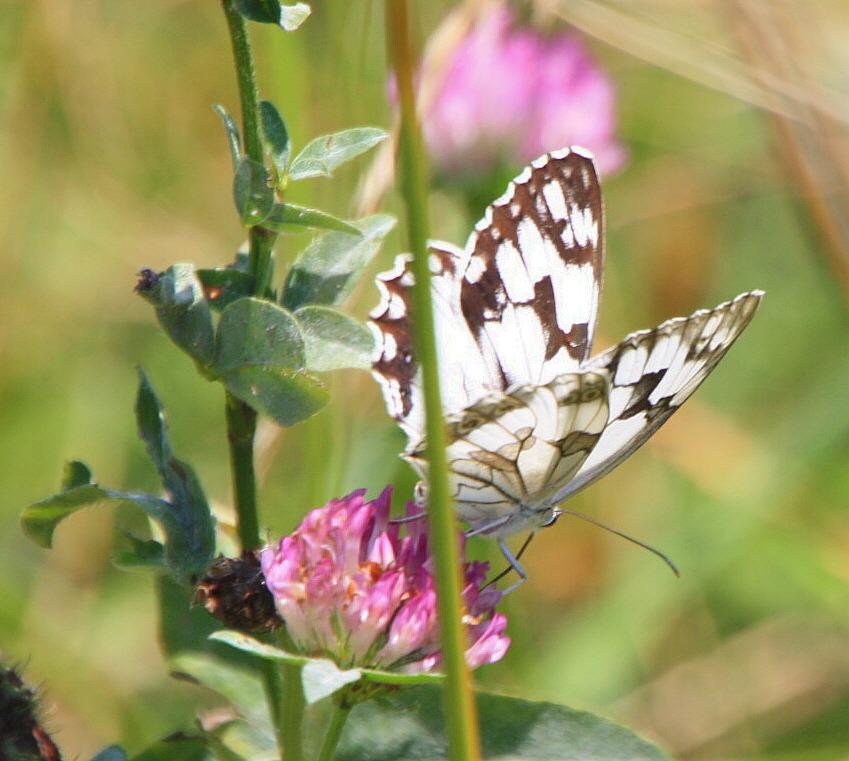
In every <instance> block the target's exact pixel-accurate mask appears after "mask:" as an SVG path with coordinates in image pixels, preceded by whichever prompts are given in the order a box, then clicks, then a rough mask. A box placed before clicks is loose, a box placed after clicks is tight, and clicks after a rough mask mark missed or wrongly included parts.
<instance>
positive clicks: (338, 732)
mask: <svg viewBox="0 0 849 761" xmlns="http://www.w3.org/2000/svg"><path fill="white" fill-rule="evenodd" d="M350 715H351V706H350V705H348V704H347V703H346V702H342V703H339V704H338V705H336V706H335V708H334V711H333V716H332V717H331V719H330V726H328V728H327V734H325V735H324V740H323V741H322V743H321V750H320V751H319V753H318V761H332V759H333V754H334V753H335V751H336V746H337V745H339V740H340V739H341V738H342V730H343V729H344V728H345V722H346V721H348V716H350Z"/></svg>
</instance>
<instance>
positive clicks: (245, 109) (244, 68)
mask: <svg viewBox="0 0 849 761" xmlns="http://www.w3.org/2000/svg"><path fill="white" fill-rule="evenodd" d="M221 6H222V8H223V9H224V15H225V16H226V17H227V26H228V28H229V30H230V42H231V43H232V45H233V59H234V61H235V63H236V79H237V81H238V83H239V101H240V102H241V105H242V142H243V143H244V148H245V153H246V154H247V156H248V158H250V159H252V160H254V161H256V162H257V163H258V164H262V163H263V150H262V133H261V132H260V126H259V107H258V105H257V101H258V100H259V98H258V95H257V87H256V71H255V70H254V58H253V54H252V53H251V43H250V40H249V39H248V30H247V27H246V25H245V20H244V18H242V14H241V13H239V11H238V10H236V6H235V4H234V3H233V0H221ZM276 240H277V236H276V235H275V234H274V233H273V232H271V231H270V230H266V229H264V228H262V227H252V228H251V229H250V233H249V241H250V260H249V263H250V271H251V274H252V275H253V276H254V293H255V294H256V295H257V296H265V294H266V292H267V291H268V288H269V286H270V285H271V276H272V266H271V265H272V260H271V251H272V249H273V248H274V242H275V241H276Z"/></svg>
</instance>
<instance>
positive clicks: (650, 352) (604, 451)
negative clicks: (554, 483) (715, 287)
mask: <svg viewBox="0 0 849 761" xmlns="http://www.w3.org/2000/svg"><path fill="white" fill-rule="evenodd" d="M762 297H763V291H750V292H748V293H742V294H740V295H739V296H737V298H735V299H734V300H732V301H726V302H724V303H722V304H719V305H718V306H716V307H714V308H713V309H700V310H699V311H698V312H694V313H693V314H691V315H690V316H689V317H676V318H674V319H671V320H667V321H666V322H664V323H662V324H661V325H659V326H658V327H656V328H655V329H654V330H640V331H637V332H636V333H631V334H630V335H629V336H627V337H626V338H625V340H624V341H622V342H621V343H620V344H618V345H617V346H614V347H612V348H611V349H608V350H607V351H605V352H604V353H602V354H599V355H598V356H597V357H594V358H593V359H592V360H591V361H590V362H589V363H587V367H588V368H591V369H593V370H595V371H597V372H601V371H602V370H607V371H608V372H609V373H610V379H611V381H610V396H609V400H608V401H609V405H610V416H609V420H608V423H607V426H606V427H605V429H604V432H603V433H602V434H601V437H600V438H599V441H598V443H597V444H596V446H595V447H594V449H593V451H592V453H591V454H590V455H589V456H588V457H587V459H586V460H585V461H584V462H583V464H582V465H581V468H580V469H579V470H578V471H577V473H576V474H575V478H574V479H572V480H571V481H570V482H569V483H568V484H567V485H566V486H565V487H564V488H562V489H561V490H560V491H559V492H558V493H557V494H556V496H555V500H556V501H557V502H561V501H562V500H564V499H566V498H567V497H569V496H570V495H572V494H574V493H575V492H577V491H578V490H580V489H582V488H584V487H585V486H588V485H589V484H591V483H592V482H593V481H596V480H597V479H599V478H601V477H602V476H603V475H605V474H606V473H608V472H609V471H611V470H612V469H613V468H615V467H616V466H617V465H618V464H619V463H620V462H622V461H623V460H624V459H626V458H627V457H628V456H630V455H631V454H632V453H633V452H634V450H635V449H637V448H639V447H640V446H642V445H643V444H644V443H645V442H646V440H647V439H648V438H649V437H650V436H651V435H652V434H653V433H654V432H655V431H656V430H657V429H658V428H660V426H662V425H663V424H664V423H665V422H666V421H667V420H668V419H669V417H670V416H671V415H672V413H674V412H675V410H677V409H678V408H679V407H680V406H681V405H682V404H683V403H684V402H685V401H686V400H687V399H688V398H689V397H690V395H691V394H692V393H693V392H694V391H695V390H696V389H697V388H698V387H699V386H700V385H701V383H702V381H703V380H704V379H705V378H707V376H708V375H709V374H710V372H711V371H712V370H713V369H714V367H716V365H717V363H718V362H719V360H721V359H722V358H723V357H724V356H725V353H726V352H727V351H728V349H729V348H731V344H733V343H734V341H736V340H737V338H738V337H739V336H740V334H741V333H742V332H743V329H744V328H745V327H746V326H747V325H748V324H749V322H751V320H752V317H754V315H755V310H756V309H757V308H758V304H760V301H761V298H762Z"/></svg>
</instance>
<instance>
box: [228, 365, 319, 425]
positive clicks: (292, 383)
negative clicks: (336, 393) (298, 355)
mask: <svg viewBox="0 0 849 761" xmlns="http://www.w3.org/2000/svg"><path fill="white" fill-rule="evenodd" d="M221 380H222V381H223V383H224V385H225V386H227V388H228V389H229V391H230V392H231V393H232V394H233V395H234V396H236V397H237V398H239V399H241V400H242V401H243V402H244V403H245V404H247V405H249V406H250V407H252V408H253V409H254V410H256V411H257V412H258V413H259V414H260V415H266V416H267V417H270V418H271V419H272V420H274V422H275V423H277V424H278V425H282V426H290V425H295V423H300V422H301V421H302V420H306V419H307V418H308V417H312V416H313V415H314V414H315V413H316V412H318V411H319V410H320V409H321V408H322V407H324V405H325V404H327V402H328V400H329V398H330V396H329V394H328V393H327V390H326V389H325V388H324V386H322V385H321V383H319V381H318V380H316V379H315V378H313V377H311V376H309V375H307V374H306V373H304V372H302V371H297V370H286V369H284V368H279V367H259V366H254V367H243V368H241V369H239V370H234V371H232V372H229V373H227V374H225V375H223V376H222V377H221Z"/></svg>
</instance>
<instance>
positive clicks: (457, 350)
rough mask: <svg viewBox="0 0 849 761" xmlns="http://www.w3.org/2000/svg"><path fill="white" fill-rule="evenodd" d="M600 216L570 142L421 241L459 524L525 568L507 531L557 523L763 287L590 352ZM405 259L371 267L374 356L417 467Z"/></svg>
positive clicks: (418, 399) (695, 371)
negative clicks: (467, 218)
mask: <svg viewBox="0 0 849 761" xmlns="http://www.w3.org/2000/svg"><path fill="white" fill-rule="evenodd" d="M603 227H604V214H603V205H602V195H601V188H600V186H599V181H598V176H597V174H596V171H595V167H594V165H593V160H592V155H591V154H589V153H587V152H586V151H584V150H583V149H580V148H567V149H563V150H559V151H555V152H552V153H548V154H545V155H543V156H541V157H540V158H538V159H536V160H535V161H533V162H532V163H531V164H530V165H529V166H528V167H526V168H525V169H524V170H523V171H522V172H521V173H520V174H519V175H518V176H517V177H516V178H515V179H514V180H513V181H512V182H511V183H509V184H508V186H507V190H506V192H505V193H504V194H503V195H502V196H501V197H499V198H498V199H496V200H495V201H493V203H492V204H490V206H489V207H488V208H487V210H486V212H485V214H484V216H483V219H481V220H480V222H478V224H477V225H476V226H475V229H474V231H473V232H472V234H471V236H470V237H469V239H468V241H467V243H466V247H465V248H464V249H460V248H458V247H456V246H453V245H451V244H450V243H445V242H441V241H435V242H431V243H430V247H429V265H430V270H431V289H432V295H433V309H434V321H435V329H436V339H437V345H438V352H439V373H440V387H441V392H442V404H443V413H444V415H445V418H446V425H447V458H448V463H449V483H450V487H451V492H452V496H453V499H454V502H455V505H456V510H457V513H458V515H459V517H460V518H461V519H462V520H463V521H465V522H466V523H468V525H469V527H470V528H469V531H468V534H469V535H473V534H474V535H486V536H491V537H494V538H495V539H497V540H498V541H499V544H500V546H501V549H502V551H503V552H504V554H505V557H507V559H508V561H510V563H511V565H512V566H513V568H514V569H515V570H516V571H517V572H518V573H519V574H520V576H521V577H522V578H524V575H525V574H524V571H523V570H522V569H521V566H519V564H518V561H517V559H516V558H515V557H513V555H512V554H511V553H510V550H509V549H508V548H507V546H506V544H505V543H504V539H505V537H509V536H511V535H513V534H516V533H519V532H522V531H531V532H533V531H535V530H536V529H538V528H539V527H541V526H545V525H549V524H551V523H553V522H554V520H555V519H556V518H557V516H558V515H559V514H560V513H561V512H564V510H562V509H561V507H560V506H561V504H562V503H563V502H564V501H565V500H566V499H568V498H569V497H571V496H572V495H574V494H576V493H577V492H578V491H580V490H581V489H583V488H585V487H587V486H589V485H590V484H592V483H593V482H595V481H597V480H598V479H599V478H601V477H602V476H604V475H605V474H606V473H608V472H609V471H610V470H612V469H613V468H615V467H616V466H617V465H618V464H619V463H621V462H622V461H623V460H625V459H626V458H627V457H629V456H630V455H631V454H632V453H633V452H634V451H635V450H636V449H638V448H639V447H640V446H641V445H642V444H643V443H644V442H645V441H646V440H647V439H648V438H649V437H650V436H651V435H652V434H653V433H654V432H655V431H657V429H658V428H660V426H661V425H663V423H665V422H666V420H668V419H669V417H670V416H671V415H672V414H673V413H674V412H675V410H677V409H678V408H679V407H680V406H681V405H682V404H683V403H684V401H686V399H687V398H688V397H689V396H690V394H692V393H693V392H694V391H695V390H696V388H698V386H699V385H700V384H701V383H702V381H703V380H704V379H705V378H706V377H707V376H708V374H709V373H710V372H711V370H713V368H714V367H716V365H717V363H718V362H719V360H720V359H722V357H723V356H724V355H725V352H726V351H728V349H729V347H730V346H731V344H732V343H734V341H735V340H736V339H737V337H738V336H739V335H740V333H741V332H742V331H743V329H744V328H745V327H746V326H747V325H748V324H749V322H750V320H751V319H752V317H753V315H754V313H755V310H756V308H757V306H758V304H759V302H760V300H761V297H762V296H763V292H762V291H758V290H754V291H750V292H748V293H742V294H740V295H739V296H737V297H736V298H735V299H733V300H731V301H726V302H724V303H722V304H719V305H718V306H716V307H714V308H713V309H701V310H699V311H697V312H694V313H693V314H691V315H690V316H689V317H676V318H674V319H671V320H667V321H666V322H664V323H662V324H661V325H659V326H658V327H656V328H654V329H653V330H640V331H637V332H635V333H631V334H630V335H628V336H626V337H625V339H624V340H623V341H621V342H620V343H619V344H617V345H616V346H613V347H612V348H610V349H607V350H606V351H604V352H601V353H600V354H597V355H595V356H592V355H591V350H592V343H593V336H594V334H595V326H596V320H597V314H598V305H599V299H600V295H601V287H602V275H603V272H604V229H603ZM410 262H411V257H410V256H409V255H403V254H402V255H400V256H398V257H397V258H396V260H395V263H394V267H393V268H392V269H391V270H390V271H388V272H384V273H382V274H380V275H378V277H377V285H378V288H379V290H380V292H381V303H380V304H379V306H378V307H377V308H376V309H375V310H374V311H373V312H372V313H371V315H370V317H371V322H370V325H371V327H372V330H373V332H374V334H375V338H376V348H375V358H374V362H373V365H372V369H373V374H374V376H375V377H376V378H377V380H378V381H379V383H380V385H381V386H382V390H383V395H384V398H385V401H386V406H387V409H388V411H389V414H390V415H391V416H392V417H393V418H395V420H396V421H397V422H398V423H399V424H400V426H401V428H402V429H403V430H404V431H405V432H406V434H407V437H408V443H407V447H406V449H405V451H404V454H403V457H404V458H405V459H406V460H407V461H408V462H409V463H410V464H411V465H412V466H413V467H414V468H415V469H416V471H417V472H418V473H419V475H420V476H421V477H422V479H423V480H424V481H426V478H427V461H426V459H425V454H426V452H425V450H426V442H425V439H424V418H423V408H424V405H423V397H422V387H421V370H420V367H419V365H418V362H417V359H416V356H415V354H414V353H413V343H412V334H411V318H410V313H411V292H410V288H411V286H412V285H413V283H414V278H413V274H412V272H411V269H410ZM421 493H424V492H423V491H422V492H421ZM616 533H619V532H616ZM523 549H524V548H523ZM649 549H651V548H649ZM658 554H660V553H658ZM667 562H668V561H667ZM670 564H671V563H670ZM673 568H674V566H673Z"/></svg>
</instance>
